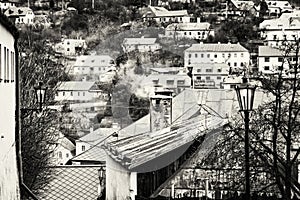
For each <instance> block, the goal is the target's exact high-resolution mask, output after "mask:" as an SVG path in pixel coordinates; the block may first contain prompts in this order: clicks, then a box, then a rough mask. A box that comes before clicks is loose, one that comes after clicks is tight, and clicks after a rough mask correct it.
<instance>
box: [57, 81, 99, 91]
mask: <svg viewBox="0 0 300 200" xmlns="http://www.w3.org/2000/svg"><path fill="white" fill-rule="evenodd" d="M57 85H58V88H57V90H58V91H89V90H90V89H91V88H92V87H93V85H95V82H94V81H92V82H90V81H64V82H59V83H58V84H57Z"/></svg>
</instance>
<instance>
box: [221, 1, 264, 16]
mask: <svg viewBox="0 0 300 200" xmlns="http://www.w3.org/2000/svg"><path fill="white" fill-rule="evenodd" d="M253 7H254V2H253V1H240V0H231V1H228V4H227V12H226V14H227V16H246V15H249V14H253V15H254V16H257V14H258V13H257V12H253Z"/></svg>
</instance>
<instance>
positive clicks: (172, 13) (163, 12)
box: [149, 6, 188, 17]
mask: <svg viewBox="0 0 300 200" xmlns="http://www.w3.org/2000/svg"><path fill="white" fill-rule="evenodd" d="M149 8H150V10H151V12H152V13H153V15H154V17H180V16H188V12H187V10H167V9H165V8H163V7H154V6H149Z"/></svg>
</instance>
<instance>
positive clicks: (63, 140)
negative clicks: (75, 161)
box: [53, 133, 75, 165]
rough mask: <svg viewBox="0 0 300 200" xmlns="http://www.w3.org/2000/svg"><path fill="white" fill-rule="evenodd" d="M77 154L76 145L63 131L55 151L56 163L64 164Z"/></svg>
mask: <svg viewBox="0 0 300 200" xmlns="http://www.w3.org/2000/svg"><path fill="white" fill-rule="evenodd" d="M74 155H75V145H74V144H73V143H72V142H71V141H70V140H69V139H68V138H67V137H65V136H64V135H63V134H62V133H61V134H60V137H59V139H58V142H57V147H56V148H55V151H54V157H53V158H54V164H55V165H64V164H66V163H67V161H68V160H70V159H71V158H72V157H73V156H74Z"/></svg>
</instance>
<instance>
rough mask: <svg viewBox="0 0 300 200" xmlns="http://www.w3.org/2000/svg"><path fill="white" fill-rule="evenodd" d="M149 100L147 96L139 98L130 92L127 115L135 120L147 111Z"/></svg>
mask: <svg viewBox="0 0 300 200" xmlns="http://www.w3.org/2000/svg"><path fill="white" fill-rule="evenodd" d="M149 106H150V101H149V99H148V98H140V97H138V96H136V95H135V94H132V95H131V97H130V100H129V115H130V117H131V119H132V120H133V121H136V120H138V119H140V118H142V117H144V116H145V115H147V114H148V113H149Z"/></svg>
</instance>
